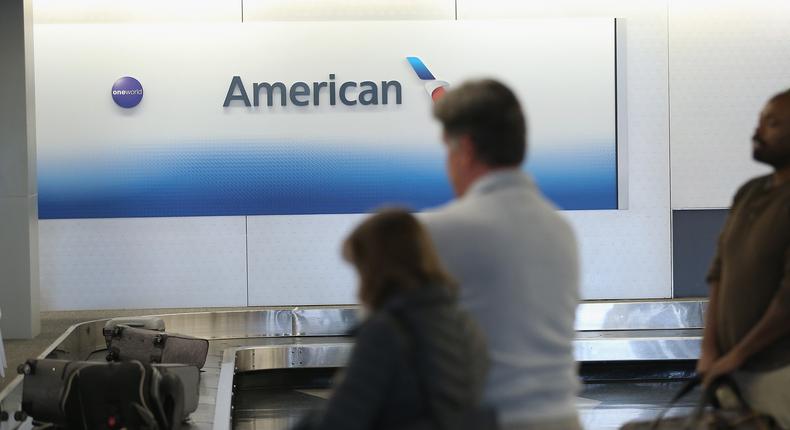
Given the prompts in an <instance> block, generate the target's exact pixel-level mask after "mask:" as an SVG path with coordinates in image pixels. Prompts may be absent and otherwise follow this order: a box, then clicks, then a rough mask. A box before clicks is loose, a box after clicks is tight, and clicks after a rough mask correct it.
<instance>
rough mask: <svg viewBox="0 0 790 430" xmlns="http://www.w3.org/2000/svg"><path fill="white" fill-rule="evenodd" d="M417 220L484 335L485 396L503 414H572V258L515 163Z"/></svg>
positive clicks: (565, 229)
mask: <svg viewBox="0 0 790 430" xmlns="http://www.w3.org/2000/svg"><path fill="white" fill-rule="evenodd" d="M420 219H421V220H422V221H423V222H424V223H425V225H426V226H427V228H428V230H429V232H430V234H431V237H432V238H433V241H434V244H435V246H436V248H437V251H438V253H439V255H440V257H441V259H442V261H443V263H444V264H445V267H446V268H447V270H448V271H449V272H450V274H451V275H452V276H453V277H455V279H456V280H457V281H458V282H459V284H460V288H461V305H462V306H463V307H464V308H466V309H467V310H468V311H470V312H471V313H472V315H473V316H474V317H475V318H476V320H477V322H478V323H479V324H480V325H481V327H482V328H483V331H484V332H485V334H486V336H487V338H488V345H489V354H490V359H491V369H490V371H489V378H488V384H487V387H486V393H485V399H486V401H487V403H488V404H490V405H492V406H494V407H496V408H497V409H498V410H499V415H500V422H501V423H503V424H512V423H529V422H533V421H543V420H546V419H555V418H563V417H571V416H574V415H575V414H576V406H575V397H576V394H577V392H578V390H579V381H578V376H577V367H576V362H575V359H574V356H573V346H572V341H573V338H574V335H575V331H574V320H575V315H576V305H577V304H578V301H579V263H578V251H577V246H576V239H575V236H574V233H573V230H572V229H571V227H570V225H569V224H568V223H567V221H565V219H564V218H563V217H562V215H560V213H559V212H558V211H557V210H556V208H555V207H554V206H553V205H552V204H551V203H549V202H548V201H547V200H546V199H545V198H544V197H543V196H542V195H541V193H540V191H539V190H538V188H537V187H536V186H535V185H534V183H533V181H532V179H531V178H530V177H529V176H528V175H527V174H526V173H524V172H522V171H521V170H520V169H507V170H498V171H495V172H492V173H490V174H488V175H485V176H484V177H482V178H480V179H478V180H477V181H476V182H475V183H474V184H473V185H472V186H471V187H470V189H469V190H468V191H467V192H466V194H465V195H464V196H463V197H461V198H459V199H457V200H455V201H453V202H451V203H449V204H447V205H446V206H443V207H441V208H438V209H436V210H435V211H429V212H425V213H423V214H421V215H420Z"/></svg>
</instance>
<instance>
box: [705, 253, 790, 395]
mask: <svg viewBox="0 0 790 430" xmlns="http://www.w3.org/2000/svg"><path fill="white" fill-rule="evenodd" d="M788 334H790V249H788V250H787V251H786V252H785V268H784V278H783V280H782V285H781V286H780V287H779V290H778V291H777V292H776V295H775V296H774V298H773V299H772V300H771V303H770V304H769V305H768V309H767V310H766V312H765V314H764V315H763V317H762V318H760V320H759V321H758V322H757V324H756V325H755V326H754V327H752V329H751V330H749V332H748V333H747V334H746V336H744V338H743V339H741V341H740V342H738V343H737V344H736V345H735V346H734V347H733V348H732V349H731V350H730V351H729V352H728V353H726V354H724V355H723V356H722V357H721V358H719V360H717V361H716V362H715V363H713V365H712V366H711V368H710V370H709V371H708V372H707V374H706V375H705V383H706V384H709V383H710V382H712V381H713V380H715V379H716V378H717V377H718V376H720V375H725V374H729V373H732V372H734V371H736V370H738V369H739V368H741V366H743V364H744V363H745V362H746V360H748V359H749V358H750V357H752V356H753V355H755V354H757V353H758V352H760V351H762V350H764V349H765V348H767V347H769V346H771V345H773V344H774V342H776V341H777V340H778V339H780V338H782V337H785V336H787V335H788Z"/></svg>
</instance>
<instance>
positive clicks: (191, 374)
mask: <svg viewBox="0 0 790 430" xmlns="http://www.w3.org/2000/svg"><path fill="white" fill-rule="evenodd" d="M151 367H153V368H154V369H157V370H158V371H159V372H160V373H162V374H172V375H175V376H176V377H178V379H180V380H181V384H182V385H183V386H184V420H185V421H186V420H187V419H188V418H189V414H191V413H192V412H195V411H196V410H197V408H198V404H199V403H200V370H198V368H197V367H195V366H189V365H184V364H173V363H164V364H153V365H151Z"/></svg>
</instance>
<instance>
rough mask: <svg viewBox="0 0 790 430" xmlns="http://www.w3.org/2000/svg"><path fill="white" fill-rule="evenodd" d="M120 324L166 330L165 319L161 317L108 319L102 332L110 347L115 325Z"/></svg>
mask: <svg viewBox="0 0 790 430" xmlns="http://www.w3.org/2000/svg"><path fill="white" fill-rule="evenodd" d="M120 325H125V326H128V327H134V328H144V329H148V330H156V331H165V321H164V320H163V319H162V318H159V317H129V318H126V317H122V318H113V319H111V320H109V321H107V323H105V324H104V328H103V329H102V334H104V339H105V341H106V342H107V346H108V347H109V346H110V339H112V332H113V330H114V329H115V327H118V326H120Z"/></svg>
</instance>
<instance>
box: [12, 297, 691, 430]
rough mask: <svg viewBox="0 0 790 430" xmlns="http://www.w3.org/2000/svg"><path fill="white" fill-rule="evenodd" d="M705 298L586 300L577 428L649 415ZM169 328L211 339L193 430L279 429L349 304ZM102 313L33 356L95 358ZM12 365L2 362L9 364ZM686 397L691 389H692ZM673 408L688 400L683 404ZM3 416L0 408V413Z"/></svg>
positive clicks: (342, 347)
mask: <svg viewBox="0 0 790 430" xmlns="http://www.w3.org/2000/svg"><path fill="white" fill-rule="evenodd" d="M705 305H706V303H705V302H703V301H696V300H683V301H636V302H633V301H631V302H622V301H617V302H585V303H583V304H582V305H580V306H579V310H578V313H577V336H576V340H575V341H574V351H575V355H576V357H577V359H578V361H579V362H580V365H581V366H580V373H581V375H582V379H583V380H584V382H585V383H584V385H583V390H582V393H581V394H580V396H579V399H578V405H579V410H580V413H581V417H582V420H583V423H584V425H585V428H588V429H593V428H618V427H619V425H620V424H622V423H623V422H625V421H627V420H630V419H636V418H649V417H652V416H655V414H657V413H658V411H659V410H660V409H661V408H662V407H663V405H664V403H665V402H666V401H667V400H668V399H669V398H670V397H671V394H673V393H674V392H675V391H676V390H677V389H678V387H679V386H680V385H682V383H683V381H684V380H685V379H687V378H688V377H689V376H690V375H691V373H692V371H693V364H694V360H696V358H697V357H698V355H699V343H700V337H701V327H702V321H703V312H704V309H705ZM161 317H162V318H163V319H164V321H165V326H166V327H167V331H168V332H173V333H183V334H187V335H191V336H198V337H204V338H207V339H209V341H210V347H209V357H208V359H207V361H206V365H205V367H204V369H203V372H202V373H201V381H200V402H199V407H198V410H197V411H196V412H195V413H193V414H192V415H191V418H190V422H189V426H188V427H187V428H194V429H210V428H214V429H230V428H239V429H246V428H256V429H271V430H275V429H287V428H289V427H290V426H292V425H293V423H294V422H295V420H297V419H298V417H299V416H301V415H302V414H303V413H304V412H305V411H306V410H309V409H311V408H314V407H316V406H319V405H320V404H321V403H322V402H324V401H325V398H326V397H327V396H328V394H329V387H330V381H331V378H332V375H333V374H334V373H335V371H336V370H337V369H339V368H341V367H342V366H343V365H344V364H345V363H346V360H347V359H348V357H349V354H350V352H351V348H352V347H353V340H352V339H351V338H349V337H347V336H346V334H347V333H348V331H349V330H350V329H351V328H352V327H353V326H354V325H355V324H356V323H357V321H358V312H357V308H356V307H352V306H313V307H276V308H255V309H243V310H238V311H221V312H199V313H181V314H169V315H161ZM104 323H105V320H97V321H88V322H85V323H81V324H77V325H74V326H72V327H70V328H69V329H68V330H67V331H66V333H64V334H63V335H62V336H61V337H60V338H59V339H58V340H57V341H56V342H54V343H53V344H52V345H51V346H50V347H49V348H48V349H47V350H46V351H45V352H44V353H43V354H41V356H40V357H39V358H60V359H70V360H87V359H101V357H103V356H104V348H105V346H104V338H103V336H102V332H101V329H102V327H103V326H104ZM16 364H17V363H9V365H10V366H11V365H16ZM21 388H22V377H21V376H19V377H17V378H16V379H15V380H14V381H13V382H12V383H11V384H9V386H7V387H6V389H4V390H3V392H2V393H0V408H1V409H2V411H4V412H7V413H8V415H7V416H8V419H6V420H5V421H0V430H5V429H12V428H20V429H26V428H34V427H35V426H34V424H33V422H32V420H31V419H30V418H29V417H23V416H22V415H21V414H15V412H17V411H18V410H20V402H21V396H22V390H21ZM691 399H692V400H693V399H694V396H691ZM679 406H680V407H679V408H677V409H675V410H674V411H684V410H686V409H688V408H689V407H690V406H691V405H690V404H688V403H686V404H683V403H681V404H680V405H679ZM2 416H6V415H4V414H3V415H2Z"/></svg>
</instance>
